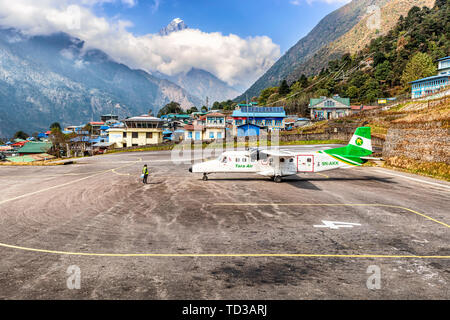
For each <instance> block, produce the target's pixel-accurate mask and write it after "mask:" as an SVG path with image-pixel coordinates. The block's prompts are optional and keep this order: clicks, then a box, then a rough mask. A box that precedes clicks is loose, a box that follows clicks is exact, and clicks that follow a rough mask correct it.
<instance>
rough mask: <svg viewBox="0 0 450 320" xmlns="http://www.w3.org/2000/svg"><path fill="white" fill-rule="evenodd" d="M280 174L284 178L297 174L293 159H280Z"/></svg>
mask: <svg viewBox="0 0 450 320" xmlns="http://www.w3.org/2000/svg"><path fill="white" fill-rule="evenodd" d="M280 168H281V174H282V175H284V176H288V175H291V174H292V175H293V174H296V173H297V168H296V162H295V159H294V157H292V158H288V157H286V158H284V157H282V158H280Z"/></svg>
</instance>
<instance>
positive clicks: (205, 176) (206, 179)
mask: <svg viewBox="0 0 450 320" xmlns="http://www.w3.org/2000/svg"><path fill="white" fill-rule="evenodd" d="M202 179H203V181H208V175H207V174H206V173H204V174H203V178H202Z"/></svg>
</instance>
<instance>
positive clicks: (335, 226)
mask: <svg viewBox="0 0 450 320" xmlns="http://www.w3.org/2000/svg"><path fill="white" fill-rule="evenodd" d="M322 223H323V224H319V225H317V224H316V225H314V228H330V229H339V228H353V227H354V226H360V225H361V224H359V223H351V222H339V221H327V220H322Z"/></svg>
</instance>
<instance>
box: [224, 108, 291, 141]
mask: <svg viewBox="0 0 450 320" xmlns="http://www.w3.org/2000/svg"><path fill="white" fill-rule="evenodd" d="M232 118H233V129H234V130H233V131H234V132H233V133H234V135H238V127H240V126H242V125H244V124H252V125H255V126H258V127H259V128H263V127H267V129H268V130H270V131H272V130H280V129H283V128H284V122H283V120H284V118H286V112H285V111H284V108H283V107H258V106H255V104H253V103H252V104H248V105H247V104H239V105H238V107H237V109H236V110H234V112H233V115H232ZM248 129H250V127H248ZM252 129H253V130H256V128H254V127H253V128H252ZM256 131H258V132H260V130H256Z"/></svg>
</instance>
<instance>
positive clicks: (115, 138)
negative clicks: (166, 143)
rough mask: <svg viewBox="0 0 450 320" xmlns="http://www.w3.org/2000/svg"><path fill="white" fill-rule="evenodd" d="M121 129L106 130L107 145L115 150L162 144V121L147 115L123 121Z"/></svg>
mask: <svg viewBox="0 0 450 320" xmlns="http://www.w3.org/2000/svg"><path fill="white" fill-rule="evenodd" d="M123 123H124V126H123V127H111V128H109V129H108V136H109V137H108V138H109V139H108V143H109V144H111V146H113V147H115V148H127V147H138V146H146V145H154V144H159V143H162V142H163V129H162V124H163V121H162V120H161V119H159V118H155V117H152V116H149V115H142V116H138V117H132V118H128V119H125V120H123Z"/></svg>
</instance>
